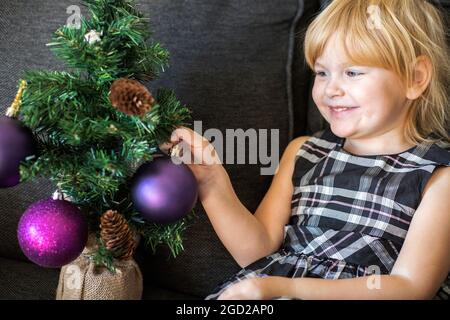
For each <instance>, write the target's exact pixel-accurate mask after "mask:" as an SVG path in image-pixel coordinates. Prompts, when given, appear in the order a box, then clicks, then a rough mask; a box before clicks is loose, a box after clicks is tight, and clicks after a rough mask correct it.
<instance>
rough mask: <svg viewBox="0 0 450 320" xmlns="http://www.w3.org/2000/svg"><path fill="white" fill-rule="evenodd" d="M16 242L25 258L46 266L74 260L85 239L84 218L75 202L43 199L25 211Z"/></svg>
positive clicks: (86, 228) (54, 266)
mask: <svg viewBox="0 0 450 320" xmlns="http://www.w3.org/2000/svg"><path fill="white" fill-rule="evenodd" d="M17 237H18V239H19V245H20V247H21V248H22V251H23V253H24V254H25V256H27V258H28V259H30V260H31V261H33V262H34V263H36V264H38V265H40V266H42V267H47V268H59V267H62V266H63V265H66V264H68V263H70V262H72V261H73V260H75V259H76V258H77V257H78V256H79V255H80V254H81V252H82V251H83V249H84V247H85V245H86V242H87V238H88V224H87V220H86V217H85V216H84V215H83V213H82V212H81V211H80V209H78V207H76V206H75V205H74V204H72V203H70V202H68V201H65V200H53V199H46V200H41V201H38V202H36V203H34V204H32V205H31V206H30V207H28V209H27V210H26V211H25V212H24V214H23V215H22V217H21V218H20V221H19V227H18V229H17Z"/></svg>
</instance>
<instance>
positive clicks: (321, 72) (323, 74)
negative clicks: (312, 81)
mask: <svg viewBox="0 0 450 320" xmlns="http://www.w3.org/2000/svg"><path fill="white" fill-rule="evenodd" d="M315 74H316V76H318V77H325V76H326V73H325V72H324V71H316V72H315Z"/></svg>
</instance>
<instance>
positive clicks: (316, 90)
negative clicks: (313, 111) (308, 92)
mask: <svg viewBox="0 0 450 320" xmlns="http://www.w3.org/2000/svg"><path fill="white" fill-rule="evenodd" d="M321 87H322V85H321V84H320V82H319V81H317V80H315V81H314V85H313V88H312V98H313V100H314V102H315V104H316V105H317V106H320V105H321V100H322V97H321V92H323V90H322V88H321Z"/></svg>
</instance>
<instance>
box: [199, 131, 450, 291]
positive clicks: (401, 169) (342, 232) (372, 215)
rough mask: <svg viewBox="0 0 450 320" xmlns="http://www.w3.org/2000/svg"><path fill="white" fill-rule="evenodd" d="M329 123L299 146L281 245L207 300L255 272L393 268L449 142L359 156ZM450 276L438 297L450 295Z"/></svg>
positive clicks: (335, 275)
mask: <svg viewBox="0 0 450 320" xmlns="http://www.w3.org/2000/svg"><path fill="white" fill-rule="evenodd" d="M344 141H345V139H343V138H339V137H337V136H336V135H334V134H333V133H332V132H331V130H330V129H327V130H324V131H321V132H318V133H316V134H314V135H313V136H312V137H310V138H309V139H308V140H307V141H306V142H305V143H304V144H303V145H302V147H301V148H300V149H299V150H298V152H297V155H296V162H295V170H294V173H293V177H292V182H293V185H294V193H293V196H292V204H291V209H292V211H291V217H290V220H289V223H288V224H287V225H286V226H285V228H284V231H285V233H284V242H283V245H282V247H281V248H280V249H279V251H277V252H275V253H274V254H272V255H270V256H268V257H265V258H262V259H260V260H258V261H256V262H254V263H252V264H250V265H249V266H247V267H245V268H243V269H242V270H241V271H240V272H239V273H237V274H236V275H234V276H232V277H231V278H230V279H227V280H226V281H224V282H222V283H221V284H219V286H218V287H217V288H216V290H214V291H213V292H214V293H212V294H210V295H209V296H207V297H206V299H216V298H217V297H218V296H219V295H220V294H221V293H222V292H223V291H224V290H225V289H226V288H228V287H229V286H230V285H232V284H234V283H236V282H239V281H242V280H244V279H247V278H252V277H266V276H282V277H290V278H296V277H312V278H323V279H343V278H353V277H362V276H367V275H371V274H374V273H378V274H389V273H390V271H391V270H392V268H393V266H394V263H395V261H396V259H397V257H398V255H399V252H400V250H401V248H402V245H403V242H404V239H405V237H406V234H407V232H408V228H409V225H410V223H411V220H412V217H413V215H414V212H415V209H416V208H417V207H418V206H419V203H420V200H421V194H422V191H423V189H424V187H425V185H426V183H427V181H428V179H429V178H430V177H431V174H432V172H433V170H434V169H435V168H436V167H437V166H441V165H443V166H450V152H449V151H448V150H447V148H448V146H447V145H444V144H443V143H440V142H439V143H429V142H423V143H421V144H418V145H416V146H415V147H413V148H411V149H409V150H407V151H405V152H402V153H399V154H395V155H374V156H357V155H352V154H350V153H349V152H347V151H345V150H344V149H343V145H344ZM449 295H450V274H449V276H448V277H447V279H446V281H445V282H444V283H443V284H442V286H441V288H440V289H439V291H438V292H437V293H436V296H435V299H448V297H449Z"/></svg>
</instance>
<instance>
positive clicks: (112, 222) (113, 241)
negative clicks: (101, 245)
mask: <svg viewBox="0 0 450 320" xmlns="http://www.w3.org/2000/svg"><path fill="white" fill-rule="evenodd" d="M100 229H101V231H100V237H101V238H102V240H103V241H104V242H105V245H106V249H108V250H110V251H111V252H112V253H113V256H114V257H115V258H117V259H119V260H127V259H130V258H131V257H132V256H133V252H134V248H135V241H134V238H133V232H132V231H131V229H130V226H129V225H128V222H127V220H126V219H125V218H124V217H123V216H122V215H121V214H120V213H118V212H117V211H114V210H108V211H106V212H105V213H104V214H103V215H102V216H101V218H100Z"/></svg>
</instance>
